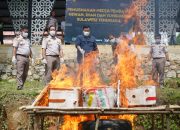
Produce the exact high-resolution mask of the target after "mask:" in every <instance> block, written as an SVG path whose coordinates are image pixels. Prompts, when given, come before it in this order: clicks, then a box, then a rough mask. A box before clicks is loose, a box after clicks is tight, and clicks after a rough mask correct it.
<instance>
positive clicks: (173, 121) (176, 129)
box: [135, 114, 180, 130]
mask: <svg viewBox="0 0 180 130" xmlns="http://www.w3.org/2000/svg"><path fill="white" fill-rule="evenodd" d="M167 118H168V119H169V124H170V130H180V115H179V114H173V115H170V116H169V117H168V116H166V115H164V129H167V124H168V123H167ZM153 121H154V129H153V130H162V126H163V125H162V115H160V114H159V115H158V114H156V115H154V120H153ZM135 125H136V126H143V127H144V130H152V115H139V116H138V117H137V118H136V121H135Z"/></svg>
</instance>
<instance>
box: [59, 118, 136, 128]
mask: <svg viewBox="0 0 180 130" xmlns="http://www.w3.org/2000/svg"><path fill="white" fill-rule="evenodd" d="M135 118H136V115H118V116H114V115H110V116H100V117H99V119H124V120H128V121H130V122H132V127H133V128H134V124H133V122H134V119H135ZM93 120H95V117H94V115H80V116H70V115H65V116H64V123H63V125H62V126H61V127H60V130H72V128H73V130H81V129H79V127H78V125H79V123H80V122H83V121H93Z"/></svg>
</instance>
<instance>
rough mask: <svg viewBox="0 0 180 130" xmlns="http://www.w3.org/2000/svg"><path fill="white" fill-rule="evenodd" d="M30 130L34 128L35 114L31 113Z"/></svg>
mask: <svg viewBox="0 0 180 130" xmlns="http://www.w3.org/2000/svg"><path fill="white" fill-rule="evenodd" d="M28 130H34V116H33V115H29V126H28Z"/></svg>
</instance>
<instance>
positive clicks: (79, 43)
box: [76, 36, 84, 53]
mask: <svg viewBox="0 0 180 130" xmlns="http://www.w3.org/2000/svg"><path fill="white" fill-rule="evenodd" d="M76 48H77V49H78V50H79V51H80V52H81V53H84V50H83V49H82V48H81V39H80V37H79V36H78V37H77V38H76Z"/></svg>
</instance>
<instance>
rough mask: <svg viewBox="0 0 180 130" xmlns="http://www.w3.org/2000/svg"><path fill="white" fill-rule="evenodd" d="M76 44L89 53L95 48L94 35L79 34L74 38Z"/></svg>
mask: <svg viewBox="0 0 180 130" xmlns="http://www.w3.org/2000/svg"><path fill="white" fill-rule="evenodd" d="M76 46H80V47H81V48H82V49H83V50H84V51H85V53H89V52H91V51H95V50H97V44H96V40H95V37H93V36H88V37H86V36H84V35H79V36H77V38H76Z"/></svg>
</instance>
